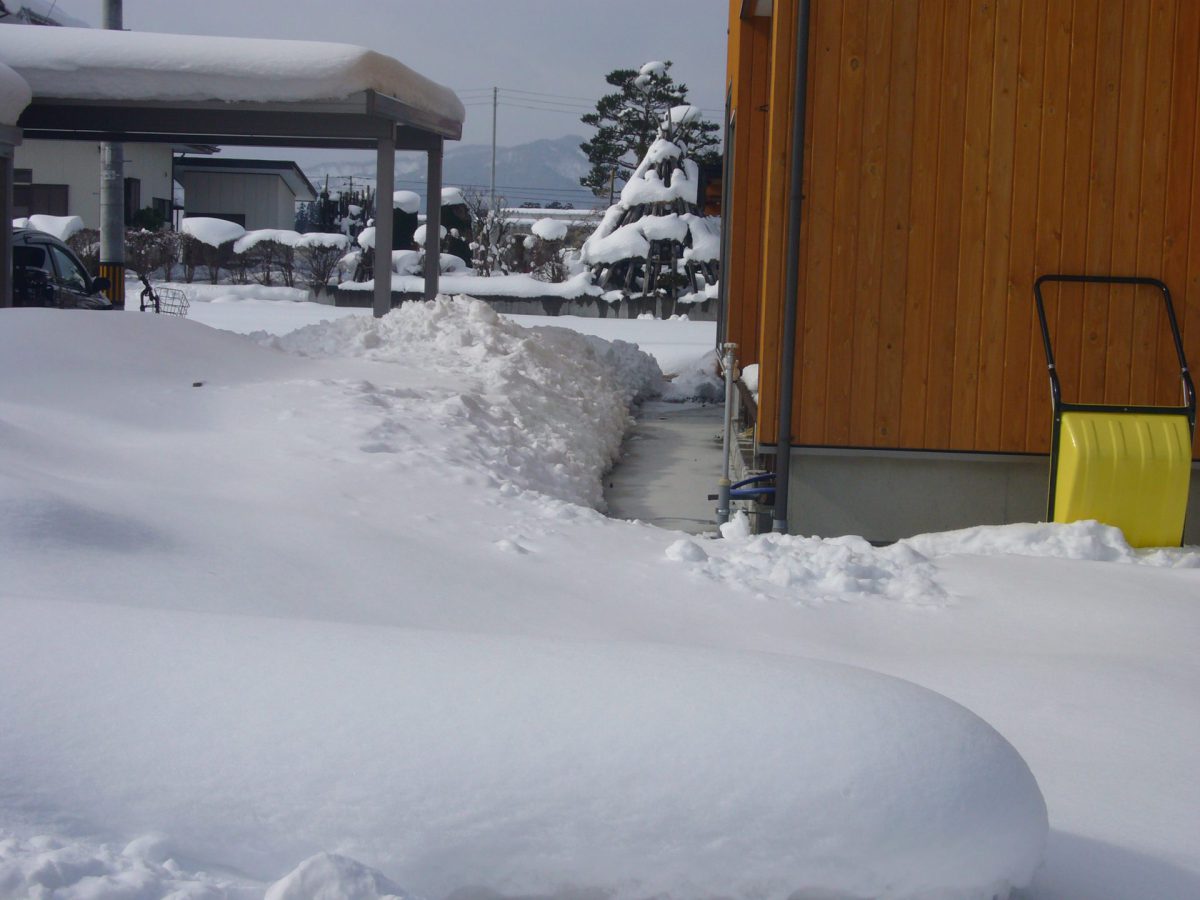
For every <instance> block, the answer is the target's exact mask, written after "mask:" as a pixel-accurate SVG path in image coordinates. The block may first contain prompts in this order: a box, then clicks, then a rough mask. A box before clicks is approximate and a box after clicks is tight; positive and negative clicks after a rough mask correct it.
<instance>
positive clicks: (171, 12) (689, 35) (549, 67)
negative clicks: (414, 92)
mask: <svg viewBox="0 0 1200 900" xmlns="http://www.w3.org/2000/svg"><path fill="white" fill-rule="evenodd" d="M57 7H58V9H60V10H61V11H62V12H65V13H67V14H69V15H71V16H75V17H76V18H79V19H82V20H84V21H86V22H89V23H91V24H93V25H97V26H98V25H99V24H100V21H101V13H102V10H103V7H104V4H103V0H58V2H57ZM123 8H124V13H123V14H124V24H125V27H126V28H127V29H129V30H131V31H165V32H182V33H187V34H228V35H236V36H242V37H273V38H298V39H303V40H328V41H340V42H344V43H352V44H360V45H362V46H365V47H370V48H371V49H372V50H378V51H380V52H382V53H386V54H387V55H389V56H393V57H395V58H397V59H399V60H400V61H401V62H403V63H405V64H406V65H408V66H409V67H410V68H413V69H415V70H416V71H418V72H420V73H421V74H422V75H425V76H427V77H429V78H432V79H433V80H434V81H438V82H441V83H442V84H445V85H448V86H450V87H452V88H454V89H455V90H456V91H458V92H459V93H460V96H462V98H463V100H464V102H466V103H468V104H469V105H468V106H467V123H466V127H465V129H464V133H463V141H464V142H465V143H479V144H484V143H490V141H491V128H492V108H491V88H492V86H494V85H495V86H498V87H500V88H501V89H505V88H507V89H508V90H507V91H503V90H502V102H503V104H504V105H502V106H501V107H500V109H499V120H498V125H497V132H498V134H497V141H498V143H499V144H500V145H502V146H507V145H512V144H520V143H524V142H525V141H530V140H533V139H535V138H554V137H561V136H562V135H565V134H580V135H585V136H587V135H588V134H589V133H590V129H588V128H587V126H585V125H583V124H582V123H581V122H580V121H579V116H580V114H581V113H582V112H584V111H585V108H586V107H588V106H589V105H590V104H588V102H587V101H588V100H589V99H590V100H592V101H594V100H595V98H597V97H599V96H600V95H601V94H602V93H605V92H606V91H607V90H608V86H607V85H606V84H605V81H604V76H605V75H606V74H607V73H608V72H609V71H611V70H612V69H616V68H637V67H638V66H640V65H641V64H642V63H644V62H646V61H647V60H652V59H662V60H667V59H669V60H672V61H673V62H674V66H673V68H672V74H674V75H675V77H676V78H677V79H678V80H680V81H683V82H684V83H686V84H687V86H688V88H689V89H690V95H689V99H690V100H691V102H692V103H694V104H696V105H697V106H700V107H703V108H705V110H706V114H707V115H708V116H709V117H711V118H714V119H717V120H719V119H720V112H719V110H720V108H721V107H722V106H723V103H724V101H723V95H722V84H723V82H724V78H725V29H726V16H727V15H728V0H653V2H647V0H332V2H330V0H124V5H123ZM516 92H521V93H516ZM528 107H536V108H534V109H530V108H528Z"/></svg>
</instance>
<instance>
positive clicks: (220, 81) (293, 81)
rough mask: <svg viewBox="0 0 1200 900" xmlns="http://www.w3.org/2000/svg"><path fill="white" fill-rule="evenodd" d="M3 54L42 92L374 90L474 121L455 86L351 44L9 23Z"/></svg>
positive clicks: (309, 94) (312, 93)
mask: <svg viewBox="0 0 1200 900" xmlns="http://www.w3.org/2000/svg"><path fill="white" fill-rule="evenodd" d="M0 58H2V59H3V60H4V62H5V63H7V64H8V65H9V66H10V67H11V68H12V69H13V70H15V72H16V74H18V75H20V76H21V77H22V78H24V79H25V81H27V82H28V83H29V86H30V88H32V91H33V96H34V97H36V98H72V99H80V100H135V101H136V100H141V101H158V102H196V101H205V100H209V101H224V102H231V103H236V102H250V103H255V102H258V103H271V102H304V101H329V100H344V99H346V98H348V97H350V96H352V95H354V94H357V93H360V92H362V91H367V90H373V91H376V92H378V93H380V94H385V95H387V96H389V97H393V98H395V99H396V100H398V101H400V102H402V103H404V104H406V105H408V106H411V107H413V108H414V109H417V110H420V111H422V112H426V113H430V114H432V115H434V116H438V117H441V118H444V119H448V120H450V121H452V122H455V123H458V124H460V125H461V124H462V122H463V121H464V119H465V118H466V110H465V108H464V107H463V105H462V102H461V101H460V100H459V99H458V96H457V95H456V94H455V93H454V92H453V91H452V90H450V88H448V87H445V86H444V85H441V84H438V83H437V82H435V81H432V80H431V79H429V78H426V77H425V76H424V75H421V74H420V73H418V72H415V71H414V70H412V69H410V68H409V67H408V66H406V65H404V63H402V62H400V61H399V60H397V59H393V58H392V57H390V56H386V55H384V54H382V53H379V52H377V51H375V50H370V49H368V48H366V47H359V46H355V45H352V44H340V43H328V42H322V41H293V40H277V39H268V38H239V37H213V36H207V35H185V34H157V33H150V32H129V31H106V30H96V29H86V28H20V29H17V28H5V29H3V30H0Z"/></svg>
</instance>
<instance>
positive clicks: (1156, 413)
mask: <svg viewBox="0 0 1200 900" xmlns="http://www.w3.org/2000/svg"><path fill="white" fill-rule="evenodd" d="M1047 282H1060V283H1061V282H1067V283H1083V284H1109V285H1112V284H1127V285H1143V286H1148V287H1153V288H1156V289H1157V290H1158V291H1159V292H1160V294H1161V295H1162V300H1163V303H1164V304H1165V305H1166V309H1167V321H1168V323H1169V324H1170V326H1171V336H1172V337H1173V338H1174V340H1175V352H1176V354H1177V356H1178V358H1179V370H1180V380H1181V382H1182V387H1183V405H1182V406H1132V405H1129V406H1120V405H1106V404H1097V403H1066V402H1064V401H1063V399H1062V391H1061V388H1060V385H1059V380H1058V371H1057V369H1056V368H1055V365H1054V350H1053V348H1052V347H1051V343H1050V329H1049V328H1048V326H1047V324H1046V310H1045V305H1044V303H1043V300H1042V285H1043V284H1045V283H1047ZM1033 293H1034V297H1035V299H1036V302H1037V311H1038V322H1039V323H1040V325H1041V328H1042V342H1043V344H1044V347H1045V351H1046V364H1047V367H1048V369H1049V373H1050V399H1051V403H1052V405H1053V413H1054V424H1053V432H1052V434H1051V440H1050V490H1049V499H1048V510H1047V514H1046V516H1047V519H1048V520H1049V521H1051V522H1075V521H1078V520H1080V519H1096V520H1098V521H1100V522H1104V523H1105V524H1107V525H1115V526H1117V527H1118V528H1120V529H1121V531H1122V532H1124V534H1125V539H1126V540H1127V541H1128V542H1129V544H1130V545H1131V546H1133V547H1165V546H1171V545H1176V546H1177V545H1179V544H1180V543H1182V542H1183V525H1184V516H1185V514H1186V512H1187V497H1188V483H1189V480H1190V477H1191V470H1192V436H1193V434H1194V432H1195V428H1196V391H1195V387H1194V386H1193V384H1192V377H1191V374H1190V373H1189V371H1188V366H1187V359H1186V358H1185V357H1184V353H1183V340H1182V338H1181V336H1180V333H1179V323H1178V321H1177V320H1176V318H1175V308H1174V306H1173V304H1172V303H1171V292H1170V291H1169V290H1167V286H1166V285H1165V284H1163V283H1162V282H1161V281H1158V280H1157V279H1154V278H1134V277H1125V276H1105V275H1043V276H1041V277H1040V278H1038V279H1037V281H1035V282H1034V285H1033Z"/></svg>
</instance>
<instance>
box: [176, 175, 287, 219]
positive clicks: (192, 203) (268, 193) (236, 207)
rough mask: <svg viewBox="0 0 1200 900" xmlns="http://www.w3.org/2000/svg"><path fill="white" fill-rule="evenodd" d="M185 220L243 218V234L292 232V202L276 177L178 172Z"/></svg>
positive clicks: (280, 179)
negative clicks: (265, 230)
mask: <svg viewBox="0 0 1200 900" xmlns="http://www.w3.org/2000/svg"><path fill="white" fill-rule="evenodd" d="M179 182H180V184H182V185H183V190H184V211H185V213H186V214H187V215H189V216H197V215H206V214H207V215H218V216H244V217H245V222H244V225H245V227H246V230H248V231H253V230H255V229H258V228H292V227H293V226H294V225H295V222H296V199H295V197H294V195H293V194H292V192H291V191H290V190H289V189H288V186H287V184H286V183H285V182H284V180H283V179H282V178H280V177H279V176H278V175H250V174H242V173H232V172H180V173H179Z"/></svg>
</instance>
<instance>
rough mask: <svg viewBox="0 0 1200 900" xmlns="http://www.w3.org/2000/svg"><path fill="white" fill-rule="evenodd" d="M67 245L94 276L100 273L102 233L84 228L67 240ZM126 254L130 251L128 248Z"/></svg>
mask: <svg viewBox="0 0 1200 900" xmlns="http://www.w3.org/2000/svg"><path fill="white" fill-rule="evenodd" d="M66 245H67V246H68V247H70V248H71V249H72V250H74V251H75V255H76V256H78V257H79V259H80V261H82V262H83V264H84V266H85V267H86V268H87V270H88V271H89V272H91V273H92V275H93V276H94V275H95V274H96V273H97V272H99V271H100V232H99V231H97V230H96V229H95V228H83V229H81V230H79V231H76V232H75V233H74V234H72V235H71V236H70V237H69V238H67V240H66ZM125 254H126V256H127V257H128V254H129V250H128V245H127V246H126V250H125Z"/></svg>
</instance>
